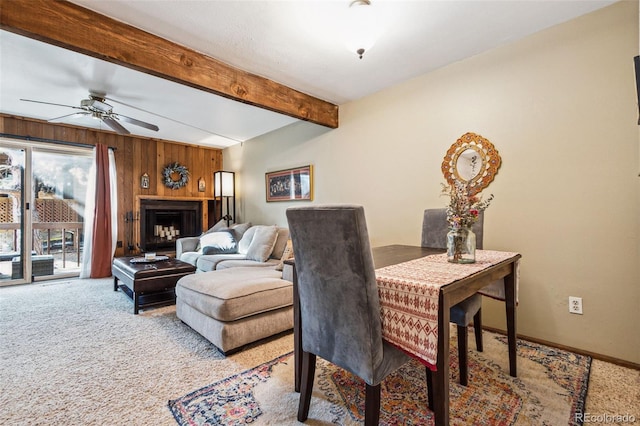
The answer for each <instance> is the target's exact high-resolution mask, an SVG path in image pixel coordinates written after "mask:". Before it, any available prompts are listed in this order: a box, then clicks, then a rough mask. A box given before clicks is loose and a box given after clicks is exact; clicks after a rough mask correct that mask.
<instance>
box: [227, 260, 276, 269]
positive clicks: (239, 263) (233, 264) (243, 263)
mask: <svg viewBox="0 0 640 426" xmlns="http://www.w3.org/2000/svg"><path fill="white" fill-rule="evenodd" d="M278 262H279V261H278V260H277V259H268V260H267V261H266V262H256V261H255V260H247V259H228V260H222V261H220V262H218V264H217V265H216V271H219V270H221V269H229V268H238V267H251V268H269V267H270V268H275V267H277V266H278Z"/></svg>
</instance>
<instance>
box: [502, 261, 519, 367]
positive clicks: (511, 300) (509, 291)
mask: <svg viewBox="0 0 640 426" xmlns="http://www.w3.org/2000/svg"><path fill="white" fill-rule="evenodd" d="M511 267H512V270H511V273H510V274H509V275H507V276H506V277H504V296H505V301H504V302H505V303H504V304H505V307H506V311H507V339H508V342H509V374H510V375H511V376H513V377H517V376H518V366H517V354H516V347H517V337H516V299H517V296H516V280H515V274H516V264H515V263H512V264H511Z"/></svg>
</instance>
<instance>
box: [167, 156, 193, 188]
mask: <svg viewBox="0 0 640 426" xmlns="http://www.w3.org/2000/svg"><path fill="white" fill-rule="evenodd" d="M174 173H176V174H178V175H180V179H178V180H173V174H174ZM162 176H163V178H164V186H166V187H168V188H171V189H180V188H182V187H183V186H186V185H187V182H189V170H188V169H187V168H186V167H185V166H181V165H180V164H178V163H177V162H176V163H172V164H169V165H168V166H167V167H165V168H164V170H163V171H162Z"/></svg>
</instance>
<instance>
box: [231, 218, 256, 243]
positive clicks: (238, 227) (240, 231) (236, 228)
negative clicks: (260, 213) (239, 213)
mask: <svg viewBox="0 0 640 426" xmlns="http://www.w3.org/2000/svg"><path fill="white" fill-rule="evenodd" d="M249 228H251V222H246V223H234V224H233V225H231V226H230V227H229V229H231V230H232V231H233V232H234V234H235V237H236V241H240V240H241V239H242V237H243V236H244V233H245V232H247V229H249Z"/></svg>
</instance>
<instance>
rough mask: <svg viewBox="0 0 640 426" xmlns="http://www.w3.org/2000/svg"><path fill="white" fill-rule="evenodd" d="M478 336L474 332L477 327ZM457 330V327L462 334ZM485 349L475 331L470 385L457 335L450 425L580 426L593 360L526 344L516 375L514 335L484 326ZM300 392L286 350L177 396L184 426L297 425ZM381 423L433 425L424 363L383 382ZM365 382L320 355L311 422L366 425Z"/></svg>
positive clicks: (172, 404) (174, 404)
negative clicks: (461, 372) (463, 377)
mask: <svg viewBox="0 0 640 426" xmlns="http://www.w3.org/2000/svg"><path fill="white" fill-rule="evenodd" d="M470 334H471V335H472V332H471V330H470ZM454 335H455V333H454ZM483 337H484V343H485V350H484V352H482V353H479V352H476V351H475V346H474V345H473V337H472V336H470V338H469V341H470V349H469V386H468V387H464V386H461V385H459V383H458V366H457V363H458V359H457V348H456V346H455V337H454V339H452V341H451V346H452V348H451V373H452V376H451V401H450V417H451V419H450V423H451V424H453V425H469V424H474V425H492V426H494V425H559V424H564V425H566V424H568V425H579V424H581V423H580V422H578V421H577V420H576V418H581V416H576V414H582V413H583V412H584V401H585V397H586V393H587V387H588V379H589V370H590V367H591V358H590V357H587V356H582V355H577V354H574V353H571V352H566V351H562V350H559V349H554V348H550V347H547V346H543V345H539V344H535V343H530V342H527V341H524V340H520V341H519V342H518V373H519V377H517V378H514V377H511V376H509V374H508V368H509V367H508V365H509V363H508V356H507V345H506V337H504V336H501V335H498V334H494V333H490V332H486V331H485V332H484V335H483ZM298 398H299V394H297V393H295V392H294V391H293V355H292V354H286V355H282V356H280V357H278V358H276V359H274V360H272V361H269V362H266V363H264V364H262V365H259V366H257V367H255V368H252V369H250V370H247V371H245V372H243V373H240V374H236V375H234V376H230V377H228V378H226V379H224V380H221V381H219V382H217V383H214V384H212V385H209V386H206V387H204V388H202V389H199V390H197V391H194V392H192V393H190V394H188V395H185V396H183V397H182V398H179V399H176V400H172V401H169V409H170V410H171V412H172V413H173V415H174V417H175V419H176V421H177V422H178V423H179V424H180V425H242V424H246V423H253V424H265V425H267V424H269V425H273V424H278V425H287V424H296V413H297V406H298ZM381 399H382V402H381V404H382V407H381V411H380V424H381V425H399V424H402V425H432V424H433V413H432V412H431V411H429V410H428V409H427V408H426V407H427V393H426V379H425V370H424V367H423V366H422V365H421V364H419V363H418V362H416V361H411V362H409V363H407V364H405V365H404V366H403V367H402V368H401V369H399V370H398V371H397V372H395V373H394V374H392V375H391V376H389V377H388V378H387V379H386V380H385V381H384V382H383V384H382V396H381ZM363 420H364V384H363V382H362V381H361V380H360V379H358V378H357V377H354V376H353V375H351V374H350V373H347V372H345V371H344V370H342V369H340V368H337V367H335V366H334V365H332V364H329V363H328V362H326V361H324V360H322V359H320V358H318V363H317V368H316V379H315V382H314V392H313V397H312V400H311V409H310V412H309V420H308V421H307V422H308V423H312V424H339V425H352V424H359V423H361V422H362V421H363Z"/></svg>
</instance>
